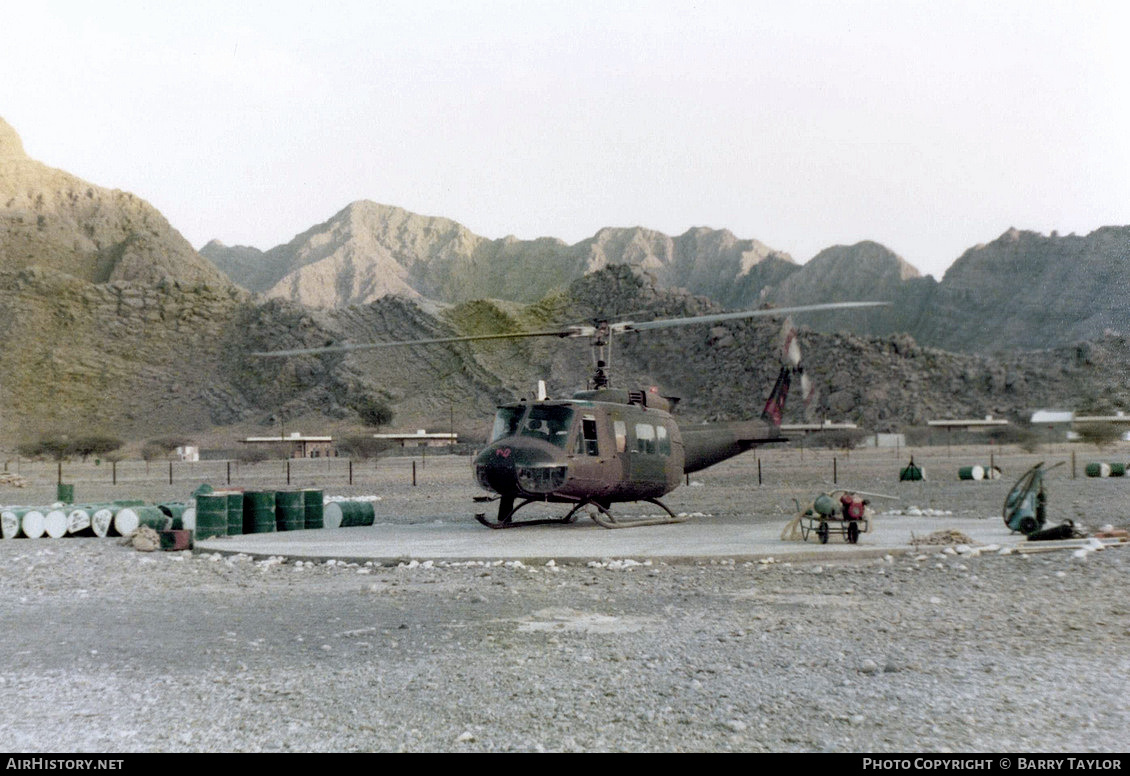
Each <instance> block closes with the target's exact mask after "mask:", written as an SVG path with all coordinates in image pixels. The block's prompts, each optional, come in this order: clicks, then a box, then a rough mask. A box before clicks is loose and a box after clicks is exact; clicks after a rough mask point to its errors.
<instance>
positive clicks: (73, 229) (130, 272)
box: [0, 119, 230, 287]
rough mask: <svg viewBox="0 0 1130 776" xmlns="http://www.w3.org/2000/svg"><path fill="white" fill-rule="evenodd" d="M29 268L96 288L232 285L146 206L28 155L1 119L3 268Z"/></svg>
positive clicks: (0, 251)
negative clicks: (165, 283)
mask: <svg viewBox="0 0 1130 776" xmlns="http://www.w3.org/2000/svg"><path fill="white" fill-rule="evenodd" d="M24 267H45V268H49V269H53V270H57V271H59V272H65V273H67V274H68V275H71V276H73V277H76V278H79V279H81V280H85V281H89V282H93V283H107V282H113V281H126V282H141V283H156V282H159V281H161V280H173V281H181V282H188V283H203V284H208V285H212V286H216V287H226V286H228V285H229V284H230V281H228V279H227V278H226V277H225V276H224V275H223V274H222V273H220V272H219V271H217V270H216V268H215V267H214V266H213V265H212V264H211V263H210V262H208V261H207V260H206V259H204V258H202V257H201V256H200V255H199V254H197V253H196V251H194V250H193V249H192V246H190V245H189V244H188V242H187V241H186V240H185V239H184V238H183V237H182V236H181V235H180V233H179V232H177V231H176V230H175V229H173V228H172V227H171V226H170V225H169V223H168V221H166V220H165V218H164V217H163V216H162V215H161V214H160V213H159V212H157V210H156V209H155V208H153V207H152V206H151V205H149V204H148V203H147V202H145V201H144V200H142V199H140V198H138V197H135V196H134V195H133V194H130V193H128V192H124V191H116V190H115V191H111V190H108V189H104V188H101V187H99V186H95V185H93V184H91V183H87V182H86V181H83V180H80V179H79V178H76V177H75V176H73V175H70V174H69V173H66V172H63V171H61V170H55V169H52V168H50V167H48V166H46V165H44V164H41V163H39V162H37V161H34V160H32V159H30V158H28V156H27V155H26V154H25V153H24V150H23V143H22V142H21V141H20V138H19V136H18V135H17V134H16V132H15V130H13V129H12V127H11V126H9V125H8V124H7V122H5V121H4V120H3V119H0V270H8V271H12V270H19V269H22V268H24Z"/></svg>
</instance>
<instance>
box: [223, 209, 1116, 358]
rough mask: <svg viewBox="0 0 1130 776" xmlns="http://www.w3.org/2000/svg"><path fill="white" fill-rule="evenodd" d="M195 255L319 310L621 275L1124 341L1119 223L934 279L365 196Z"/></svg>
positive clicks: (996, 253)
mask: <svg viewBox="0 0 1130 776" xmlns="http://www.w3.org/2000/svg"><path fill="white" fill-rule="evenodd" d="M201 253H202V254H203V255H205V256H206V257H208V258H210V259H211V260H212V261H214V262H215V263H216V265H217V266H219V267H220V268H221V269H223V270H224V271H225V272H227V273H228V274H229V275H230V276H231V278H232V279H233V280H234V281H235V282H237V283H239V284H240V285H242V286H243V287H245V288H248V289H250V290H252V291H258V292H260V293H263V294H265V295H266V296H268V297H270V298H280V299H289V300H291V301H294V302H298V303H300V304H305V305H308V306H313V307H323V308H336V307H343V306H347V305H350V304H363V303H366V302H369V301H372V300H374V299H379V298H381V297H383V296H387V295H399V296H404V297H407V298H417V297H423V298H427V299H431V300H437V301H441V302H447V303H460V302H466V301H469V300H472V299H480V298H495V299H503V300H509V301H515V302H524V303H529V302H534V301H536V300H538V299H541V298H542V297H544V296H546V295H547V294H550V293H554V292H561V291H562V290H564V289H565V288H567V287H568V285H569V284H570V283H571V282H572V281H574V280H576V279H577V278H580V277H583V276H585V275H587V274H591V273H593V272H596V271H598V270H600V269H603V268H606V267H611V266H616V265H626V266H629V267H634V268H636V269H637V270H638V271H639V272H642V273H644V274H645V275H646V276H647V277H649V278H651V279H652V280H653V281H654V282H655V283H656V285H657V287H659V288H682V289H686V290H688V291H690V292H691V293H694V294H699V295H703V296H707V297H709V298H710V299H712V300H714V301H716V302H718V303H720V304H722V305H723V306H725V307H727V308H730V309H737V308H750V307H756V306H759V305H762V304H766V303H769V304H773V305H776V306H779V307H783V306H792V305H806V304H819V303H823V302H835V301H864V300H867V301H887V302H890V303H891V304H890V306H889V307H886V308H883V309H881V310H869V311H867V312H862V311H861V312H848V313H843V312H840V313H823V314H811V315H809V316H806V317H805V318H804V319H803V322H804V323H805V324H807V325H810V326H811V327H813V328H815V329H817V330H821V331H839V330H843V329H846V330H849V331H853V332H856V333H857V334H867V335H888V334H896V333H906V334H910V335H911V336H913V337H914V338H915V339H916V340H918V341H919V342H922V343H923V344H927V345H931V346H934V347H941V348H945V349H948V350H956V351H965V352H977V351H981V350H985V349H993V350H1007V349H1016V348H1021V349H1038V348H1048V347H1055V346H1059V345H1066V344H1070V343H1072V342H1075V341H1076V340H1080V339H1089V338H1094V337H1098V336H1101V335H1102V334H1103V333H1104V332H1105V331H1106V330H1108V329H1111V330H1114V331H1123V330H1125V329H1126V322H1127V321H1130V315H1128V313H1130V295H1127V294H1126V290H1127V289H1130V227H1107V228H1104V229H1100V230H1098V231H1096V232H1094V233H1093V234H1090V235H1087V236H1086V237H1076V236H1074V235H1072V236H1069V237H1060V236H1057V235H1054V234H1053V235H1052V236H1050V237H1047V236H1043V235H1039V234H1035V233H1032V232H1019V231H1017V230H1014V229H1012V230H1009V231H1008V232H1006V233H1005V234H1004V235H1002V236H1001V237H1000V238H999V239H997V240H995V241H994V242H992V243H990V244H988V245H980V246H977V247H975V248H972V249H970V250H969V251H967V252H966V253H965V254H964V255H963V256H962V257H961V258H960V259H958V260H957V262H955V264H954V265H953V266H952V267H951V268H950V270H949V271H948V272H947V273H946V275H945V276H944V277H943V279H942V280H941V282H939V281H937V280H935V279H934V278H932V277H922V276H921V275H920V273H919V272H918V270H917V269H915V268H914V267H913V266H912V265H911V264H909V263H908V262H907V261H906V260H905V259H903V258H901V257H899V256H897V255H896V254H894V253H893V252H892V251H890V250H889V249H887V248H885V247H884V246H882V245H880V244H878V243H875V242H870V241H865V242H861V243H857V244H855V245H850V246H843V245H839V246H834V247H831V248H828V249H826V250H824V251H821V252H820V253H819V254H818V255H817V256H816V257H814V258H813V259H812V260H811V261H809V262H808V263H806V264H804V265H798V264H796V263H795V262H794V261H793V260H792V259H791V258H790V257H789V256H788V254H785V253H781V252H780V251H776V250H773V249H771V248H769V247H768V246H766V245H764V244H763V243H760V242H758V241H757V240H749V239H739V238H737V237H735V236H734V235H733V234H732V233H731V232H729V231H726V230H715V229H707V228H695V229H690V230H688V231H687V232H686V233H684V234H682V235H679V236H678V237H670V236H667V235H664V234H662V233H660V232H656V231H653V230H648V229H643V228H640V227H635V228H623V229H614V228H606V229H601V230H600V231H599V232H597V233H596V234H595V235H594V236H593V237H591V238H589V239H587V240H583V241H581V242H579V243H576V244H575V245H567V244H566V243H564V242H563V241H561V240H556V239H552V238H542V239H539V240H518V239H517V238H515V237H507V238H503V239H501V240H489V239H487V238H484V237H480V236H477V235H475V234H472V233H471V232H470V231H469V230H467V229H466V228H465V227H463V226H461V225H459V224H457V223H455V222H454V221H450V220H448V219H443V218H431V217H426V216H420V215H415V214H413V213H409V212H408V211H405V210H402V209H400V208H395V207H390V206H387V205H378V204H375V203H373V202H364V201H362V202H355V203H353V204H351V205H349V206H348V207H347V208H345V209H344V210H342V211H341V212H340V213H338V214H337V215H335V216H334V217H333V218H331V219H330V220H329V221H327V222H326V223H324V224H319V225H318V226H315V227H313V228H311V229H309V230H307V231H306V232H304V233H303V234H301V235H298V236H297V237H295V239H294V240H292V241H291V242H290V243H288V244H287V245H283V246H278V247H276V248H273V249H271V250H269V251H267V252H266V253H262V252H259V251H257V250H256V249H253V248H246V247H237V248H228V247H226V246H224V245H222V244H221V243H219V242H216V241H213V242H212V243H209V244H208V245H207V246H205V247H204V248H203V249H202V250H201Z"/></svg>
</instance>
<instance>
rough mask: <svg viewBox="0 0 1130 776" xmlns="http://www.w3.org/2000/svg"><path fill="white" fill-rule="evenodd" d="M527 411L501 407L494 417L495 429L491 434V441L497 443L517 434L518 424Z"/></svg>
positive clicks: (519, 408)
mask: <svg viewBox="0 0 1130 776" xmlns="http://www.w3.org/2000/svg"><path fill="white" fill-rule="evenodd" d="M525 411H526V408H525V407H500V408H499V410H498V412H497V413H495V416H494V429H493V430H492V431H491V433H490V441H492V442H497V441H498V440H500V439H504V438H506V437H508V436H514V435H515V434H517V433H518V424H519V422H520V421H521V420H522V413H524V412H525Z"/></svg>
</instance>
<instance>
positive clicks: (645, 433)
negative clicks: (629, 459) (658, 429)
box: [636, 423, 655, 455]
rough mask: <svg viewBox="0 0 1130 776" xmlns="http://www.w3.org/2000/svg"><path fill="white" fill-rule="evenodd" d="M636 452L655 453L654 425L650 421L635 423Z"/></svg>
mask: <svg viewBox="0 0 1130 776" xmlns="http://www.w3.org/2000/svg"><path fill="white" fill-rule="evenodd" d="M636 452H637V453H644V454H646V455H655V426H653V425H651V424H650V423H637V424H636Z"/></svg>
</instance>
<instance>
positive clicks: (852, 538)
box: [793, 490, 870, 544]
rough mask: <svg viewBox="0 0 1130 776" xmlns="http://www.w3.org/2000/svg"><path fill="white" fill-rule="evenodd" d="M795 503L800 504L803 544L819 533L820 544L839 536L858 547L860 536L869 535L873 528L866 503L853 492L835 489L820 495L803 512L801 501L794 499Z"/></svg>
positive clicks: (798, 508)
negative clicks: (812, 535) (834, 535)
mask: <svg viewBox="0 0 1130 776" xmlns="http://www.w3.org/2000/svg"><path fill="white" fill-rule="evenodd" d="M845 497H846V500H845ZM793 503H795V504H796V505H797V519H798V522H799V526H800V533H801V538H803V539H804V541H808V537H809V535H810V534H816V536H817V538H818V539H820V543H821V544H827V543H828V537H829V536H831V535H832V534H839V535H840V536H842V537H844V541H845V542H848V543H850V544H856V543H857V542H858V541H859V535H860V534H863V533H867V531H868V529H869V528H870V523H869V522H868V520H867V512H866V508H865V507H866V502H864V501H863V500H862V499H860V498H859V496H858V495H857V494H856V493H854V492H852V491H848V490H834V491H832V492H831V493H824V494H821V495H819V496H817V497H816V498H815V499H814V500H813V501H812V503H811V504H809V505H808V507H806V508H805V509H804V510H803V511H802V510H801V508H800V503H799V502H797V501H796V500H795V499H794V500H793Z"/></svg>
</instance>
